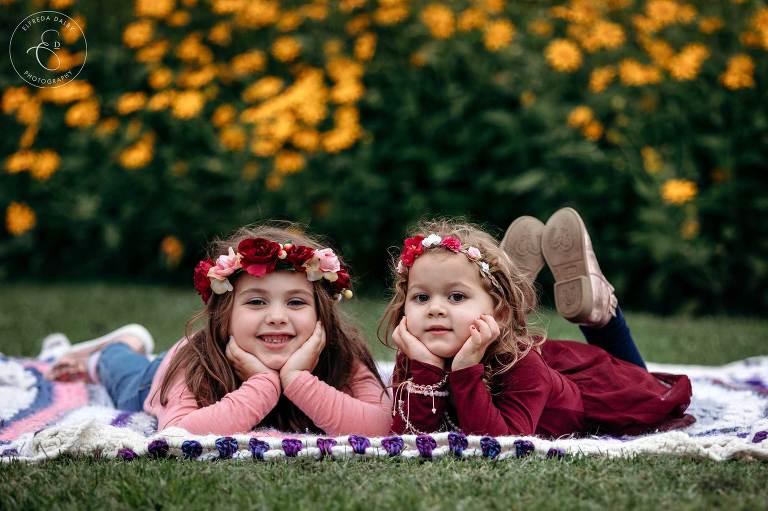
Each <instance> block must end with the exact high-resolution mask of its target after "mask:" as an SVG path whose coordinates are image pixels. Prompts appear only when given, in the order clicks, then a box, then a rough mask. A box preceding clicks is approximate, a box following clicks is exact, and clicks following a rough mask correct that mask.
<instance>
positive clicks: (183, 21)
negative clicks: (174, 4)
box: [168, 11, 190, 27]
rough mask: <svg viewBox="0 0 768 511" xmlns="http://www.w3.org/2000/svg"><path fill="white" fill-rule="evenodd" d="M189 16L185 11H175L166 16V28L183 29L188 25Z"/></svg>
mask: <svg viewBox="0 0 768 511" xmlns="http://www.w3.org/2000/svg"><path fill="white" fill-rule="evenodd" d="M189 20H190V15H189V12H187V11H176V12H174V13H173V14H171V15H170V16H168V26H171V27H183V26H185V25H188V24H189Z"/></svg>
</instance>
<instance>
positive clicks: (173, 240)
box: [160, 235, 184, 266]
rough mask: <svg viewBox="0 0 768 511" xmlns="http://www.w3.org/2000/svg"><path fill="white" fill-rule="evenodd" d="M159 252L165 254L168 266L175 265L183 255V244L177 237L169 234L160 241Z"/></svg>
mask: <svg viewBox="0 0 768 511" xmlns="http://www.w3.org/2000/svg"><path fill="white" fill-rule="evenodd" d="M160 252H162V253H163V255H164V256H165V258H166V261H167V263H168V265H169V266H177V265H178V264H179V262H180V261H181V257H182V256H183V255H184V245H182V244H181V241H179V238H177V237H176V236H170V235H169V236H166V237H165V238H163V241H161V242H160Z"/></svg>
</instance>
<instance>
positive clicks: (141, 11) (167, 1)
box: [134, 0, 176, 18]
mask: <svg viewBox="0 0 768 511" xmlns="http://www.w3.org/2000/svg"><path fill="white" fill-rule="evenodd" d="M175 3H176V2H175V0H136V3H135V6H134V9H135V12H136V16H146V17H148V18H165V17H166V16H168V15H169V14H170V13H171V12H173V9H174V7H175Z"/></svg>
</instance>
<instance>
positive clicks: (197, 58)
mask: <svg viewBox="0 0 768 511" xmlns="http://www.w3.org/2000/svg"><path fill="white" fill-rule="evenodd" d="M176 56H177V57H178V58H179V59H181V60H183V61H184V62H196V63H198V64H210V63H211V62H212V61H213V52H212V51H211V49H210V48H209V47H207V46H206V45H204V44H203V42H202V36H201V35H200V34H199V33H197V32H193V33H191V34H189V35H188V36H187V37H185V38H184V39H183V40H182V41H181V42H180V43H179V45H178V46H177V47H176Z"/></svg>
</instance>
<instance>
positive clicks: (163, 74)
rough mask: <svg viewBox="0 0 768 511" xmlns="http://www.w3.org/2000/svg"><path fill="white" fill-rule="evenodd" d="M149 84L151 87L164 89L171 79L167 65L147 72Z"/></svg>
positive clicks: (171, 75) (171, 74)
mask: <svg viewBox="0 0 768 511" xmlns="http://www.w3.org/2000/svg"><path fill="white" fill-rule="evenodd" d="M148 81H149V86H150V87H152V88H153V89H164V88H166V87H168V86H169V85H170V84H171V82H172V81H173V72H172V71H171V70H170V69H168V68H167V67H160V68H157V69H154V70H152V72H150V73H149V78H148Z"/></svg>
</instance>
